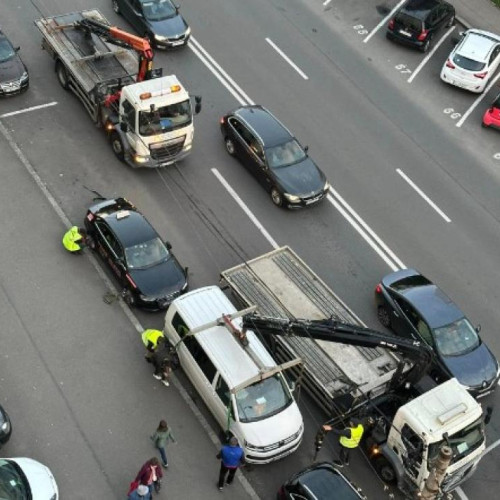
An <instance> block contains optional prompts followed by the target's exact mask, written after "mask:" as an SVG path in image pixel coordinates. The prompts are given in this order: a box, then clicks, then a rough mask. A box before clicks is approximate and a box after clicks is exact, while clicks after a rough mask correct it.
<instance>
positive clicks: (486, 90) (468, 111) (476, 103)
mask: <svg viewBox="0 0 500 500" xmlns="http://www.w3.org/2000/svg"><path fill="white" fill-rule="evenodd" d="M499 78H500V73H498V75H497V76H496V77H495V78H493V80H491V82H490V84H489V85H488V86H487V87H486V88H485V89H484V92H483V93H482V94H480V95H479V97H478V98H477V99H476V100H475V101H474V102H473V103H472V106H471V107H470V108H469V109H468V110H467V111H466V112H465V113H464V116H462V118H461V119H460V120H458V122H457V124H456V127H461V126H462V125H463V123H464V122H465V120H466V119H467V118H468V116H469V115H470V114H471V113H472V112H473V111H474V110H475V109H476V107H477V105H478V104H479V103H480V102H481V101H482V100H483V99H484V98H485V97H486V94H487V93H488V92H489V91H490V89H491V87H493V85H495V83H496V82H497V80H498V79H499Z"/></svg>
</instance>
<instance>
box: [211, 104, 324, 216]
mask: <svg viewBox="0 0 500 500" xmlns="http://www.w3.org/2000/svg"><path fill="white" fill-rule="evenodd" d="M220 128H221V132H222V136H223V138H224V144H225V146H226V151H227V152H228V153H229V154H230V155H231V156H236V157H237V158H238V159H239V160H240V161H241V162H242V163H243V165H244V166H245V167H246V168H247V169H248V170H249V171H250V172H251V173H252V174H253V175H254V176H255V177H256V178H257V180H258V181H259V182H260V183H261V184H262V185H263V186H264V188H265V189H266V190H267V191H268V192H269V193H270V194H271V199H272V201H273V203H274V204H275V205H277V206H279V207H281V206H287V207H288V208H300V207H304V206H307V205H312V204H314V203H317V202H319V201H321V200H322V199H323V198H325V196H326V195H327V194H328V190H329V189H330V184H329V183H328V181H327V180H326V177H325V174H324V173H323V172H322V171H321V170H320V169H319V167H318V166H317V165H316V164H315V163H314V162H313V161H312V160H311V158H309V156H308V154H307V148H303V147H302V146H301V145H300V144H299V142H298V141H297V139H296V138H295V137H294V136H293V135H292V133H291V132H290V131H289V130H288V129H287V128H286V127H285V126H284V125H283V124H282V123H281V122H280V121H279V120H278V119H277V118H276V117H274V116H273V115H272V114H271V113H270V112H269V111H268V110H267V109H265V108H264V107H262V106H243V107H240V108H237V109H235V110H234V111H231V112H230V113H228V114H227V115H225V116H223V117H222V118H221V120H220Z"/></svg>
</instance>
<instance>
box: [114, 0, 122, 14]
mask: <svg viewBox="0 0 500 500" xmlns="http://www.w3.org/2000/svg"><path fill="white" fill-rule="evenodd" d="M113 10H114V11H115V13H116V14H120V6H119V5H118V0H113Z"/></svg>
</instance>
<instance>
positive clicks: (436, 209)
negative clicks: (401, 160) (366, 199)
mask: <svg viewBox="0 0 500 500" xmlns="http://www.w3.org/2000/svg"><path fill="white" fill-rule="evenodd" d="M396 172H397V173H398V174H399V175H400V176H401V177H402V178H403V179H404V180H405V181H406V182H407V183H408V184H409V185H410V186H411V187H412V188H413V189H414V190H415V191H416V192H417V193H418V194H419V195H420V196H421V197H422V198H423V199H424V200H425V201H426V202H427V203H428V204H429V205H430V206H431V207H432V208H433V209H434V210H435V211H436V212H437V213H438V214H439V215H440V216H441V217H442V218H443V219H444V220H445V221H446V222H451V219H450V218H449V217H448V216H447V215H446V214H445V213H444V212H443V211H442V210H441V209H440V208H439V207H438V206H437V205H436V204H435V203H434V202H433V201H432V200H431V199H430V198H429V197H428V196H427V195H426V194H425V193H424V192H423V191H422V190H421V189H420V188H419V187H418V186H417V185H416V184H415V183H414V182H413V181H412V180H411V179H410V178H409V177H408V176H407V175H406V174H405V173H404V172H403V171H402V170H401V169H400V168H397V169H396Z"/></svg>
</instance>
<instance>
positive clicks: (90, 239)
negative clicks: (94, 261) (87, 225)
mask: <svg viewBox="0 0 500 500" xmlns="http://www.w3.org/2000/svg"><path fill="white" fill-rule="evenodd" d="M87 246H88V247H89V248H90V249H91V250H92V251H93V252H95V251H96V249H97V245H96V242H95V239H94V238H93V236H92V235H91V234H88V233H87Z"/></svg>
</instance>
